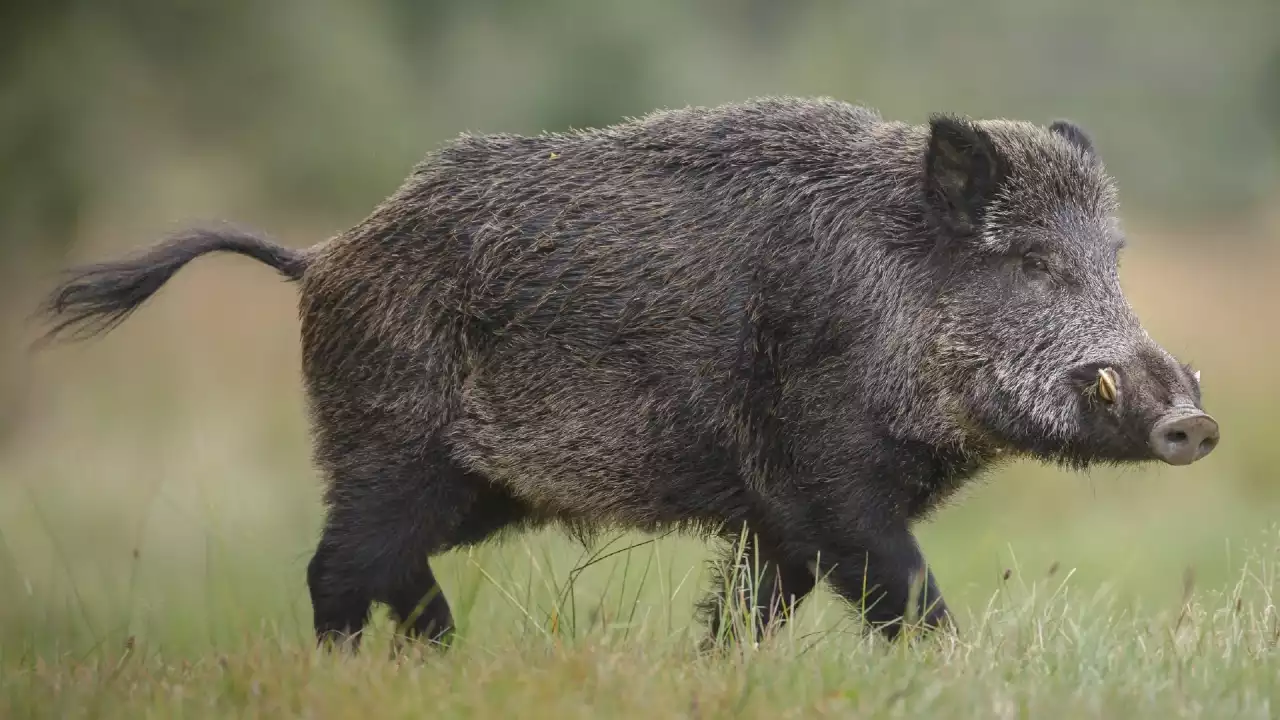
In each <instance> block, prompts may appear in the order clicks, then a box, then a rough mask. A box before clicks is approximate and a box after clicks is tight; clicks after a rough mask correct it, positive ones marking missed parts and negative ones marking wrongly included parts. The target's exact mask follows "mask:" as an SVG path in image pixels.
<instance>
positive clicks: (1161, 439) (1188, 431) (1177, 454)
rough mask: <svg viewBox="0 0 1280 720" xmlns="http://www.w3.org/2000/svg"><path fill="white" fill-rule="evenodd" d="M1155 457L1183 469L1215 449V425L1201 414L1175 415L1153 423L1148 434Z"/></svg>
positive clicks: (1216, 437) (1216, 440) (1211, 419)
mask: <svg viewBox="0 0 1280 720" xmlns="http://www.w3.org/2000/svg"><path fill="white" fill-rule="evenodd" d="M1150 437H1151V440H1150V443H1151V449H1152V451H1153V452H1154V453H1155V455H1156V457H1158V458H1160V459H1161V460H1164V461H1165V462H1167V463H1170V464H1173V465H1186V464H1188V463H1192V462H1195V461H1196V460H1199V459H1200V458H1202V457H1204V456H1205V455H1208V454H1209V453H1210V452H1211V451H1212V450H1213V449H1214V448H1215V447H1217V445H1218V423H1217V422H1216V421H1215V420H1214V419H1213V418H1211V417H1209V416H1208V415H1204V414H1202V413H1195V414H1190V415H1187V414H1179V415H1175V416H1174V417H1171V418H1167V419H1165V420H1163V421H1161V422H1158V423H1156V427H1155V428H1153V429H1152V432H1151V436H1150Z"/></svg>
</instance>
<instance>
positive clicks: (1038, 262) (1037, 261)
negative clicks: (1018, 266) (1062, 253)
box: [1022, 253, 1049, 275]
mask: <svg viewBox="0 0 1280 720" xmlns="http://www.w3.org/2000/svg"><path fill="white" fill-rule="evenodd" d="M1022 269H1023V270H1025V271H1026V272H1027V273H1028V274H1031V275H1047V274H1048V272H1049V263H1047V262H1045V259H1044V258H1043V257H1041V256H1039V255H1037V254H1036V253H1027V254H1025V255H1023V256H1022Z"/></svg>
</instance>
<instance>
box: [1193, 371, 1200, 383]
mask: <svg viewBox="0 0 1280 720" xmlns="http://www.w3.org/2000/svg"><path fill="white" fill-rule="evenodd" d="M1192 375H1194V376H1195V378H1196V383H1197V384H1198V383H1199V382H1200V371H1199V370H1197V371H1195V372H1194V373H1192Z"/></svg>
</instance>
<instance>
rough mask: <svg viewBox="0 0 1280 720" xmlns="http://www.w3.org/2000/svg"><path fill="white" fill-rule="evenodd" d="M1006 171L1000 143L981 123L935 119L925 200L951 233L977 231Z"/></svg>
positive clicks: (931, 124)
mask: <svg viewBox="0 0 1280 720" xmlns="http://www.w3.org/2000/svg"><path fill="white" fill-rule="evenodd" d="M1004 172H1005V171H1004V163H1003V162H1002V160H1001V158H1000V155H999V152H998V151H997V150H996V145H995V141H994V140H992V139H991V136H990V135H988V134H987V133H986V132H985V131H984V130H982V129H981V128H979V127H978V126H977V124H976V123H974V122H973V121H970V120H965V119H962V118H956V117H951V116H947V115H935V116H933V117H932V118H930V120H929V149H928V150H927V151H926V152H925V198H926V202H927V203H928V205H929V208H930V210H932V211H933V212H934V213H936V215H937V217H938V219H939V220H940V221H942V222H943V223H944V224H945V225H947V226H948V227H949V228H950V229H951V230H953V231H956V232H960V233H970V232H975V231H976V230H977V228H978V224H979V222H980V221H981V219H982V212H983V210H984V208H985V206H986V204H987V203H988V201H990V199H991V197H992V195H993V194H994V193H995V191H996V188H997V187H998V186H999V184H1000V181H1001V180H1002V179H1003V178H1004Z"/></svg>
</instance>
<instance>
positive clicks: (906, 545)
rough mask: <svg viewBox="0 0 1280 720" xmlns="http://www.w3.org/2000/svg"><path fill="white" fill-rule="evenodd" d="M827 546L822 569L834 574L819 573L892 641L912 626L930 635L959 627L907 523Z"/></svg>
mask: <svg viewBox="0 0 1280 720" xmlns="http://www.w3.org/2000/svg"><path fill="white" fill-rule="evenodd" d="M822 545H823V547H822V548H821V550H820V553H821V563H822V566H825V567H826V568H830V569H829V570H826V569H824V568H823V567H820V568H819V572H820V573H823V574H824V575H826V577H827V578H828V580H829V581H830V582H831V584H832V586H833V588H834V589H835V591H836V592H837V593H839V594H840V595H841V596H842V597H843V598H845V599H846V600H848V601H849V602H851V603H853V604H854V605H855V607H856V608H857V609H858V610H859V611H860V612H861V613H862V616H863V619H864V620H865V621H866V622H867V624H868V625H870V626H871V627H873V628H875V629H877V630H879V631H880V632H881V633H882V634H883V635H884V636H885V637H886V638H888V639H890V640H894V639H896V638H897V637H898V636H899V635H900V634H901V632H902V630H903V628H904V626H905V624H906V623H908V622H909V623H911V624H914V625H916V626H917V627H922V628H924V629H928V630H931V629H938V628H942V627H947V626H952V625H953V621H952V618H951V613H950V611H949V610H948V609H947V605H946V602H945V601H943V599H942V593H941V592H939V590H938V585H937V581H936V580H935V579H934V577H933V572H932V571H930V570H929V568H928V566H927V565H926V563H925V559H924V555H923V554H922V553H921V552H920V546H919V544H917V542H916V539H915V537H914V536H913V535H912V534H911V531H910V529H909V528H908V527H907V526H906V524H905V523H901V524H900V525H895V526H892V527H889V528H883V529H880V530H879V531H877V532H873V533H872V532H868V533H858V532H855V533H852V534H850V535H849V536H847V537H846V538H844V539H841V540H839V541H833V542H825V543H822Z"/></svg>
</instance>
